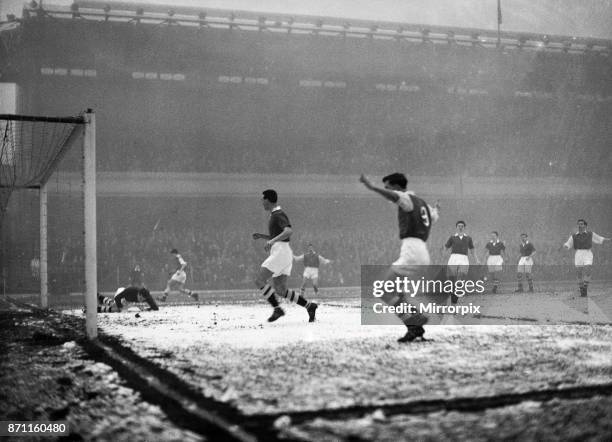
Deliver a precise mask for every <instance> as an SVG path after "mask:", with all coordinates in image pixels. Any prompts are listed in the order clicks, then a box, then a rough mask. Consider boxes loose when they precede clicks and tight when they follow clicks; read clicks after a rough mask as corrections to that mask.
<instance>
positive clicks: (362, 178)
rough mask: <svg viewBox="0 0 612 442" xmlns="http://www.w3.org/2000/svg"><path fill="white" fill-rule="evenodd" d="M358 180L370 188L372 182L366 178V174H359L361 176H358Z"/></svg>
mask: <svg viewBox="0 0 612 442" xmlns="http://www.w3.org/2000/svg"><path fill="white" fill-rule="evenodd" d="M359 181H360V182H361V183H363V184H364V185H365V186H366V187H367V188H368V189H371V188H372V182H371V181H370V180H369V179H368V177H367V176H365V175H363V174H361V176H360V177H359Z"/></svg>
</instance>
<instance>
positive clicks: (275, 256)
mask: <svg viewBox="0 0 612 442" xmlns="http://www.w3.org/2000/svg"><path fill="white" fill-rule="evenodd" d="M261 203H262V205H263V208H264V210H266V211H268V212H270V221H269V222H268V232H269V233H268V234H267V235H266V234H264V233H254V234H253V239H255V240H257V239H265V240H266V246H265V248H266V251H268V252H269V253H270V255H269V256H268V257H267V258H266V259H265V261H264V262H263V263H261V268H260V269H259V273H258V274H257V277H256V279H255V284H256V285H257V288H258V289H259V290H261V294H262V295H263V297H264V298H266V299H267V301H268V302H269V303H270V305H272V307H274V310H273V312H272V315H271V316H270V317H269V318H268V322H274V321H276V320H277V319H278V318H280V317H281V316H284V315H285V312H284V310H283V309H282V308H281V307H280V306H279V304H278V300H277V299H276V294H278V295H279V296H281V297H283V298H285V299H287V300H289V301H291V302H294V303H296V304H298V305H300V306H302V307H304V308H305V309H306V311H307V312H308V322H314V321H315V314H316V311H317V307H318V305H317V304H316V303H314V302H310V301H308V300H307V299H305V298H304V296H302V295H298V294H297V293H295V291H294V290H289V289H288V288H287V278H288V277H289V275H291V268H292V266H293V251H292V250H291V246H289V239H290V238H291V235H292V233H293V230H292V229H291V223H290V222H289V218H288V217H287V215H286V214H285V212H284V211H283V209H282V208H281V206H279V205H278V194H277V193H276V191H275V190H273V189H267V190H264V191H263V198H262V199H261ZM270 278H272V285H270V284H268V280H269V279H270Z"/></svg>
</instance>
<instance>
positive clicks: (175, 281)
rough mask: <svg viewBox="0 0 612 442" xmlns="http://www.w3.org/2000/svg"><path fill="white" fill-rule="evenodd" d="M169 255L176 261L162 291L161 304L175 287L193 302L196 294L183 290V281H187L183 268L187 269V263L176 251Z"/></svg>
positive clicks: (173, 250) (196, 298)
mask: <svg viewBox="0 0 612 442" xmlns="http://www.w3.org/2000/svg"><path fill="white" fill-rule="evenodd" d="M170 253H171V254H172V255H173V256H174V259H175V260H176V271H175V272H174V273H173V274H172V276H170V279H169V280H168V283H167V284H166V288H165V289H164V294H163V296H162V298H161V300H162V302H165V301H166V299H167V298H168V293H170V291H171V290H173V289H174V288H175V287H176V290H178V291H179V292H181V293H184V294H185V295H189V296H191V297H192V298H193V299H194V300H195V301H197V300H198V294H197V293H196V292H192V291H191V290H187V289H186V288H185V281H187V273H186V272H185V268H187V262H186V261H185V260H184V259H183V257H182V256H181V255H180V254H179V252H178V250H176V249H172V250H170Z"/></svg>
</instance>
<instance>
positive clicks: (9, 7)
mask: <svg viewBox="0 0 612 442" xmlns="http://www.w3.org/2000/svg"><path fill="white" fill-rule="evenodd" d="M0 3H2V4H3V6H2V10H1V11H0V13H1V14H2V16H3V17H4V16H5V15H6V14H7V13H16V14H19V10H20V9H21V6H22V5H23V3H24V2H23V0H19V1H15V0H2V1H0ZM60 3H61V4H70V3H72V1H66V0H55V1H53V0H50V1H44V4H45V5H51V4H60ZM100 3H108V4H110V5H111V6H112V4H113V3H119V2H117V1H113V0H109V1H106V2H100ZM130 3H142V4H172V5H173V6H190V7H203V8H218V9H231V10H248V11H261V12H276V13H287V14H296V15H319V16H333V17H345V18H355V19H364V20H378V21H398V22H404V23H420V24H427V25H442V26H460V27H473V28H483V29H495V28H496V27H497V0H308V1H304V0H179V1H171V0H134V1H132V2H130ZM502 12H503V24H502V29H503V30H506V31H526V32H538V33H543V34H559V35H572V36H574V35H575V36H581V37H599V38H612V0H586V1H585V0H502Z"/></svg>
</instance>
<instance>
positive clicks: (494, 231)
mask: <svg viewBox="0 0 612 442" xmlns="http://www.w3.org/2000/svg"><path fill="white" fill-rule="evenodd" d="M491 233H495V236H499V232H498V231H496V230H493V231H492V232H491Z"/></svg>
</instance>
